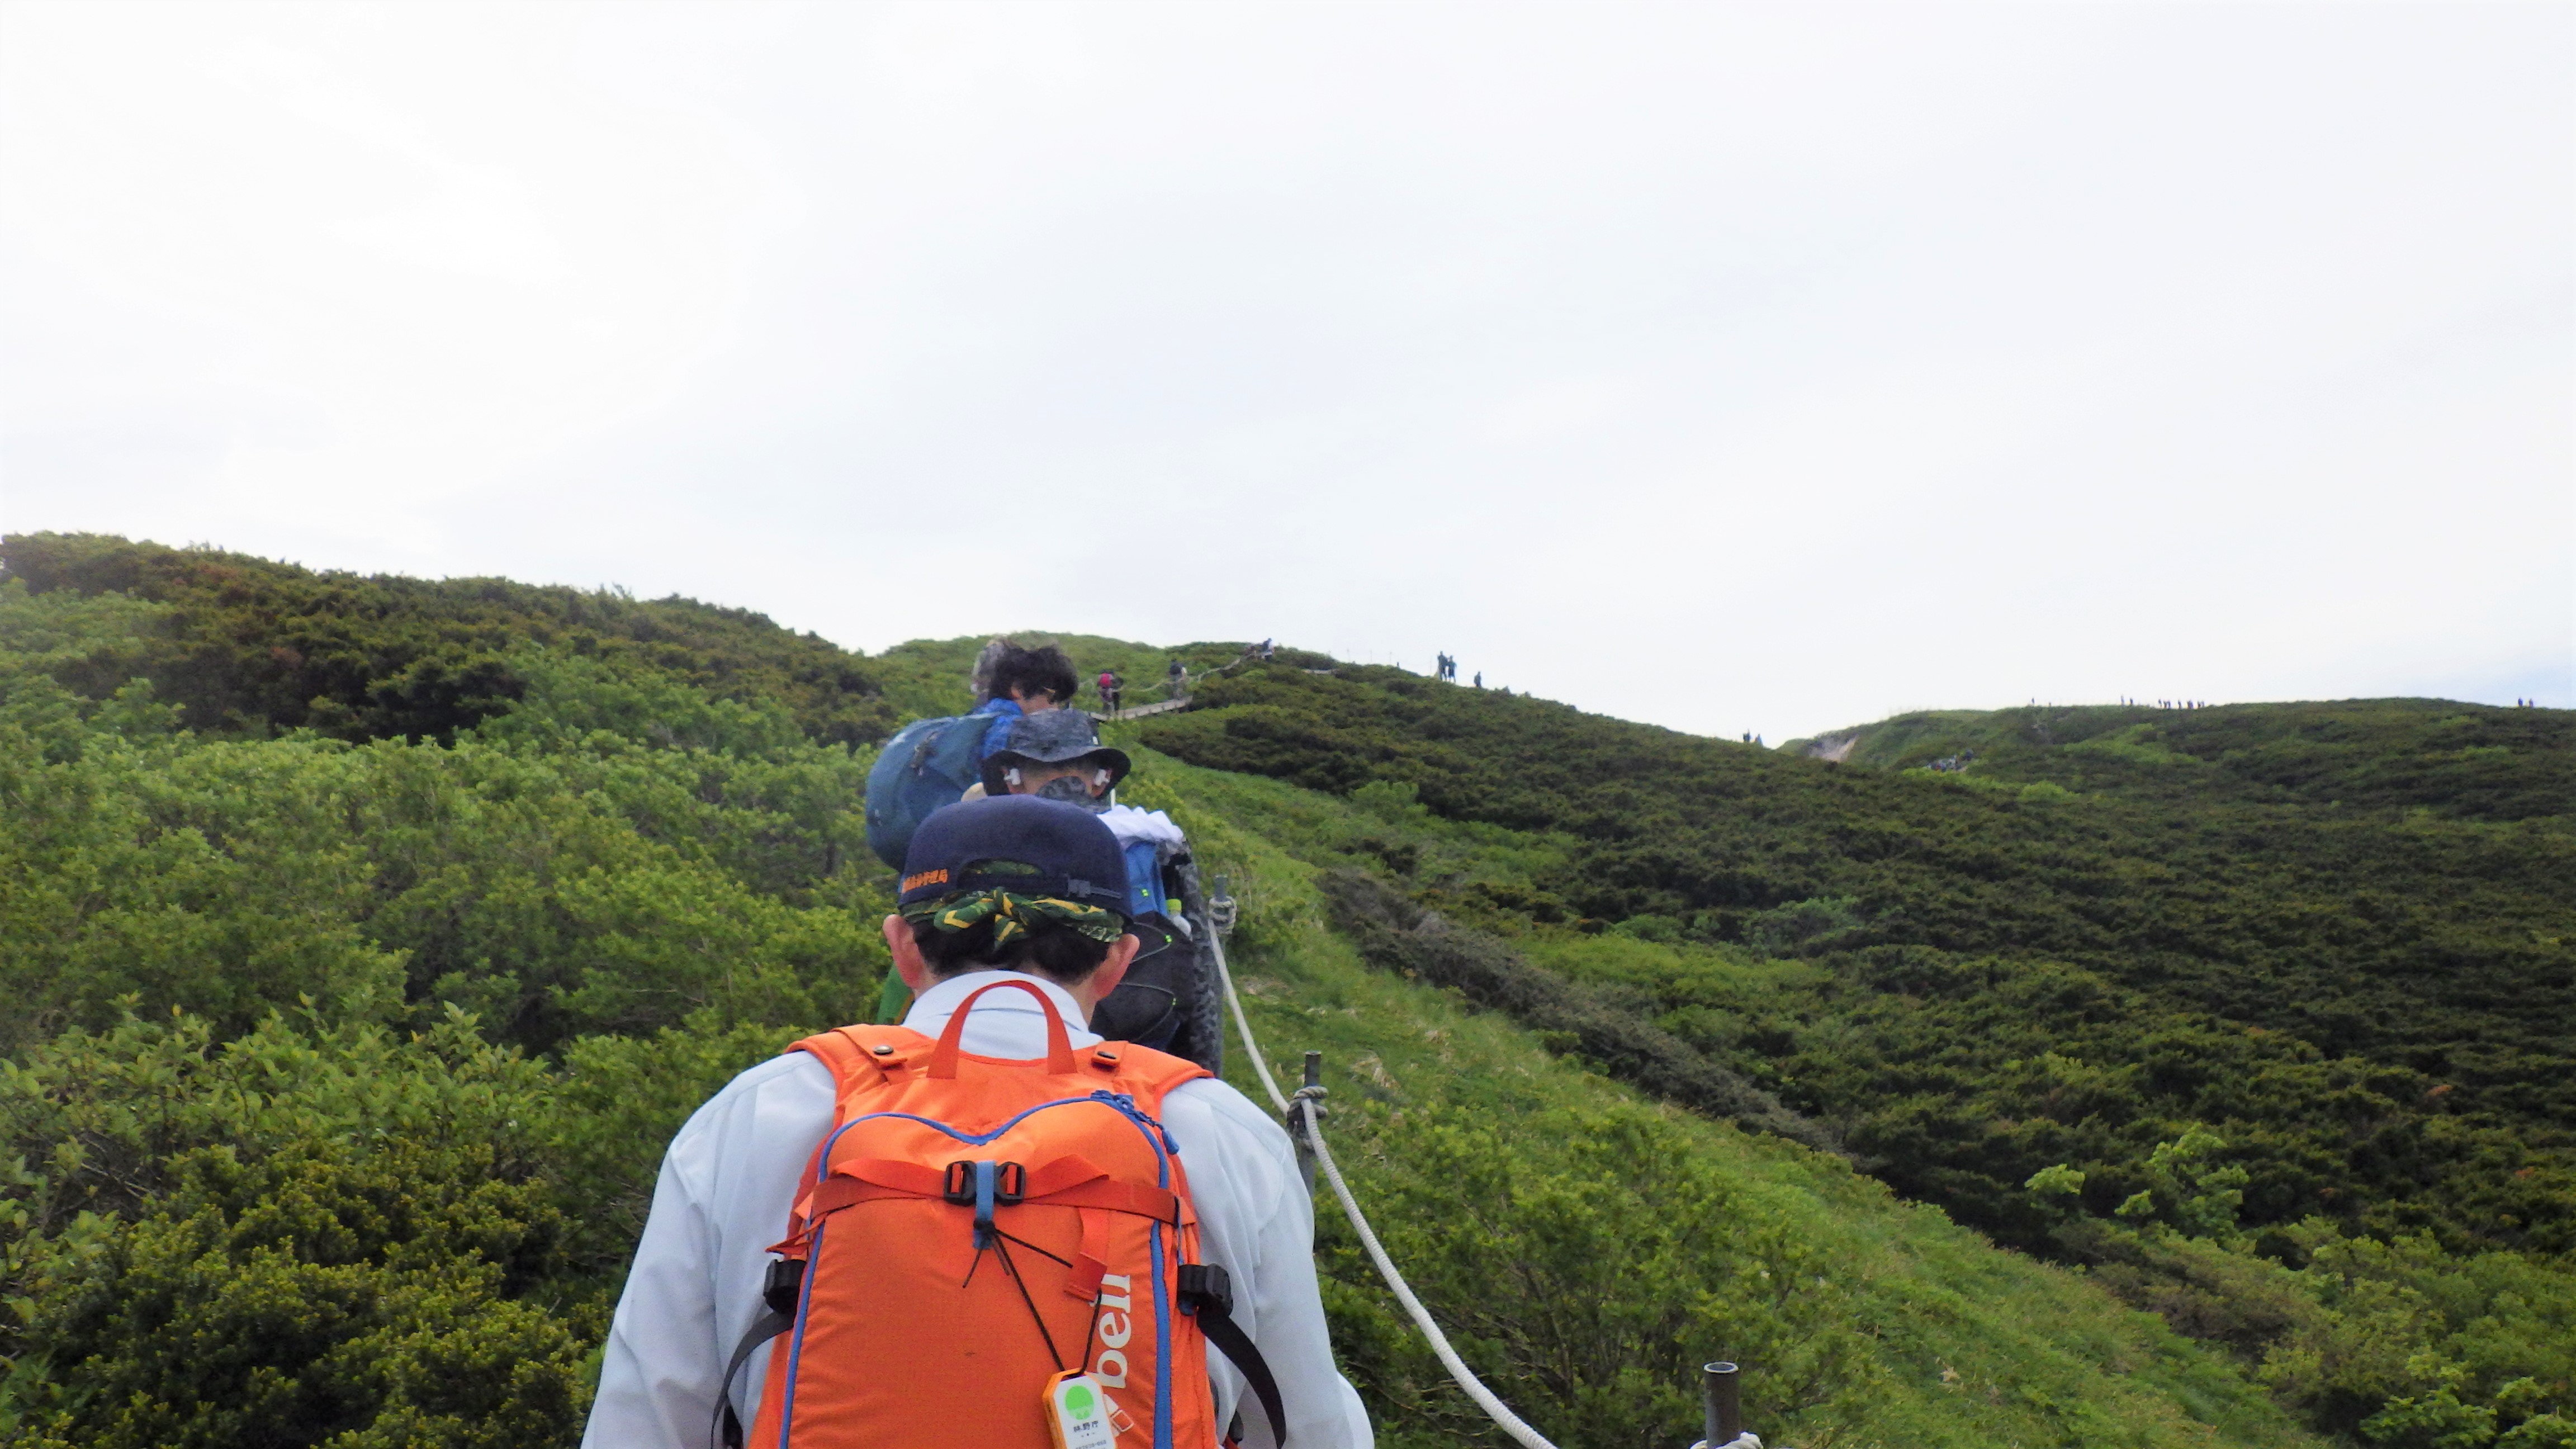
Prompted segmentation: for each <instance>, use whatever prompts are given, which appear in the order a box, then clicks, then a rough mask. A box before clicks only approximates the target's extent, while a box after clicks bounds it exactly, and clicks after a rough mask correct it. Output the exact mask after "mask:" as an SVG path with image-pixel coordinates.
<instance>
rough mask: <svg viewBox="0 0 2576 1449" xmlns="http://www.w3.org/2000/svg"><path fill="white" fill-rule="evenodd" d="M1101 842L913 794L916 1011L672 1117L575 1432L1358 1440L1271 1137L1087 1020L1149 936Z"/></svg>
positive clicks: (1282, 1159)
mask: <svg viewBox="0 0 2576 1449" xmlns="http://www.w3.org/2000/svg"><path fill="white" fill-rule="evenodd" d="M1043 717H1044V716H1043V714H1041V715H1038V716H1032V718H1043ZM1120 868H1121V859H1120V852H1119V848H1118V841H1117V838H1116V837H1115V836H1113V835H1112V834H1111V833H1110V831H1109V828H1108V827H1107V826H1106V825H1104V824H1103V823H1101V820H1100V818H1099V817H1098V816H1096V815H1093V814H1091V813H1090V812H1088V811H1086V810H1082V809H1078V808H1076V807H1074V806H1072V805H1069V804H1066V803H1064V802H1062V801H1057V800H1048V799H1038V798H1030V797H1020V796H1014V797H1007V798H1000V799H988V800H979V801H971V802H966V803H962V804H958V805H953V806H950V807H948V808H946V809H943V810H939V811H936V812H934V813H933V814H932V815H931V816H930V817H929V818H927V819H926V820H924V821H923V822H922V824H921V826H920V827H919V829H918V830H917V831H915V833H914V835H913V838H912V842H911V847H910V849H909V851H908V852H907V854H906V856H905V860H904V865H903V882H902V889H901V891H900V893H899V895H898V896H897V913H896V914H894V915H890V916H887V917H886V918H885V920H884V924H883V929H884V934H885V940H886V945H887V948H888V949H889V951H890V952H891V953H892V955H893V958H894V970H895V971H896V972H897V973H899V974H900V975H901V976H902V977H903V978H904V980H905V981H906V982H908V983H909V984H910V985H911V986H912V987H913V988H914V990H915V991H916V993H917V995H916V997H915V999H914V1001H913V1004H912V1009H911V1010H910V1012H908V1013H907V1014H906V1016H905V1018H904V1020H903V1022H902V1024H901V1025H900V1026H854V1027H843V1028H840V1029H838V1030H836V1031H832V1032H827V1033H824V1034H823V1035H821V1036H818V1037H809V1038H807V1039H806V1040H804V1041H801V1042H798V1043H796V1045H795V1046H794V1047H792V1048H790V1049H789V1051H788V1052H787V1053H786V1054H785V1055H783V1056H780V1057H777V1058H774V1059H772V1060H770V1061H768V1062H764V1063H762V1064H760V1065H758V1066H755V1067H752V1068H751V1069H750V1070H748V1071H745V1072H744V1073H742V1074H741V1075H740V1076H737V1077H735V1078H734V1079H733V1081H732V1082H731V1083H730V1084H728V1085H727V1086H726V1087H725V1088H724V1089H723V1090H722V1091H720V1092H718V1093H717V1094H716V1095H715V1096H714V1097H713V1098H712V1099H711V1100H709V1101H708V1102H707V1103H706V1104H705V1105H704V1106H702V1107H700V1108H699V1109H698V1111H697V1112H696V1113H695V1114H694V1115H692V1116H691V1117H690V1118H689V1120H688V1122H687V1124H686V1125H684V1126H683V1127H681V1129H680V1131H679V1133H678V1134H677V1135H676V1136H675V1137H673V1139H672V1141H671V1145H670V1148H669V1150H668V1152H667V1153H666V1154H665V1155H664V1157H663V1161H662V1169H661V1176H660V1179H659V1181H658V1182H657V1184H656V1185H655V1188H654V1194H653V1205H652V1210H651V1213H650V1216H649V1217H648V1218H647V1219H646V1222H645V1225H644V1232H643V1236H642V1239H641V1241H640V1242H639V1243H638V1244H637V1247H636V1252H635V1260H634V1265H633V1267H632V1269H631V1271H630V1272H629V1274H628V1275H627V1280H626V1286H625V1290H624V1293H623V1295H622V1297H621V1298H620V1300H619V1302H618V1306H617V1312H616V1316H615V1318H614V1320H613V1322H612V1323H611V1325H610V1328H609V1335H608V1342H607V1343H606V1345H605V1346H604V1349H603V1359H602V1364H601V1370H600V1378H599V1389H598V1392H597V1394H596V1396H595V1397H594V1399H593V1401H592V1407H591V1415H590V1422H589V1426H588V1429H587V1431H586V1433H585V1435H584V1437H583V1444H584V1446H585V1449H628V1446H665V1449H695V1446H697V1445H699V1444H704V1443H710V1442H714V1441H716V1440H718V1439H721V1440H722V1441H723V1442H725V1443H727V1444H729V1445H733V1446H739V1445H741V1444H743V1443H745V1442H746V1438H748V1441H749V1442H756V1443H758V1444H760V1445H762V1446H764V1449H766V1446H770V1445H778V1444H786V1445H790V1446H798V1449H804V1446H831V1449H842V1446H848V1449H861V1446H867V1449H876V1446H883V1449H913V1446H920V1445H929V1444H958V1445H964V1446H972V1449H1050V1446H1051V1445H1052V1446H1067V1445H1088V1444H1110V1443H1124V1444H1127V1445H1130V1446H1131V1449H1132V1446H1137V1445H1167V1446H1171V1449H1217V1446H1218V1444H1219V1441H1220V1438H1221V1437H1223V1438H1226V1439H1235V1440H1238V1441H1239V1442H1240V1443H1241V1444H1242V1445H1244V1446H1246V1449H1276V1446H1278V1445H1279V1444H1280V1443H1281V1441H1282V1438H1283V1437H1284V1438H1286V1439H1288V1440H1291V1441H1293V1442H1294V1443H1295V1444H1296V1445H1297V1449H1371V1442H1372V1441H1371V1433H1370V1429H1369V1424H1368V1418H1367V1414H1366V1412H1365V1411H1364V1409H1363V1408H1362V1406H1361V1403H1360V1400H1359V1396H1358V1394H1356V1393H1355V1392H1353V1391H1352V1389H1351V1387H1350V1385H1349V1383H1348V1382H1346V1381H1345V1380H1344V1379H1343V1378H1342V1376H1341V1374H1340V1373H1339V1372H1338V1370H1337V1369H1336V1368H1335V1367H1334V1364H1333V1358H1332V1345H1331V1341H1330V1337H1329V1334H1328V1331H1327V1328H1326V1324H1325V1319H1324V1309H1323V1304H1322V1301H1321V1299H1320V1297H1319V1293H1318V1289H1317V1285H1316V1276H1315V1268H1314V1217H1313V1207H1312V1203H1311V1199H1310V1198H1309V1196H1308V1194H1307V1192H1306V1190H1305V1188H1304V1186H1303V1184H1302V1182H1301V1180H1300V1177H1299V1174H1298V1170H1297V1165H1296V1159H1295V1154H1294V1152H1293V1150H1292V1149H1291V1147H1290V1144H1289V1140H1288V1136H1287V1133H1286V1132H1285V1131H1283V1130H1282V1129H1281V1127H1280V1125H1279V1123H1277V1122H1276V1121H1274V1120H1272V1119H1271V1117H1270V1115H1269V1114H1268V1113H1267V1112H1264V1111H1263V1110H1261V1109H1260V1108H1258V1107H1256V1106H1254V1105H1253V1104H1252V1103H1251V1102H1250V1101H1247V1100H1246V1099H1245V1098H1244V1097H1243V1095H1242V1094H1241V1093H1240V1092H1237V1091H1236V1090H1235V1089H1234V1088H1232V1087H1229V1086H1227V1085H1225V1084H1224V1083H1223V1082H1220V1081H1217V1080H1215V1079H1214V1078H1212V1077H1210V1076H1209V1075H1208V1074H1207V1073H1206V1072H1205V1071H1204V1070H1203V1069H1201V1068H1198V1067H1196V1066H1194V1065H1192V1064H1190V1063H1188V1062H1184V1061H1180V1060H1178V1059H1175V1058H1173V1057H1170V1056H1168V1055H1165V1054H1163V1053H1160V1052H1155V1051H1152V1050H1150V1049H1147V1048H1142V1047H1138V1046H1135V1045H1133V1044H1120V1043H1113V1042H1108V1041H1104V1040H1103V1039H1102V1038H1101V1037H1100V1036H1099V1035H1098V1034H1096V1033H1095V1032H1094V1031H1092V1030H1090V1029H1089V1028H1088V1026H1087V1025H1086V1023H1087V1022H1088V1020H1089V1019H1090V1018H1091V1016H1092V1014H1093V1013H1094V1012H1095V1011H1096V1010H1097V1008H1098V1006H1099V1004H1100V1003H1101V1001H1102V1000H1103V999H1104V998H1105V997H1106V996H1107V995H1109V994H1110V993H1111V992H1112V991H1114V990H1115V988H1116V987H1117V986H1118V985H1119V983H1120V982H1121V980H1122V979H1123V977H1124V975H1125V973H1126V971H1127V969H1128V967H1129V964H1130V962H1131V961H1132V960H1133V959H1134V957H1135V954H1136V951H1137V949H1138V946H1139V942H1138V940H1137V938H1136V937H1135V936H1134V935H1133V934H1131V933H1129V931H1128V929H1127V927H1128V918H1127V916H1126V912H1125V907H1126V906H1127V904H1128V902H1127V900H1126V899H1125V898H1124V897H1123V896H1122V895H1121V894H1120V892H1119V889H1118V888H1117V887H1116V886H1115V885H1112V884H1108V883H1109V882H1113V881H1115V880H1116V879H1117V877H1118V875H1119V873H1120ZM987 1257H990V1258H992V1259H994V1261H992V1262H987V1261H985V1260H986V1258H987ZM1274 1420H1276V1421H1277V1425H1278V1426H1284V1429H1285V1434H1284V1436H1283V1435H1282V1433H1281V1432H1280V1428H1279V1427H1275V1426H1274ZM1236 1423H1239V1424H1240V1425H1241V1429H1240V1431H1239V1433H1237V1432H1230V1426H1231V1425H1233V1424H1236ZM746 1426H747V1427H748V1434H747V1436H746ZM1131 1430H1132V1431H1134V1432H1133V1433H1132V1434H1131V1433H1129V1432H1127V1431H1131Z"/></svg>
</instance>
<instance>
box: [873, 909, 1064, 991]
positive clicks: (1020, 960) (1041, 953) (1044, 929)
mask: <svg viewBox="0 0 2576 1449" xmlns="http://www.w3.org/2000/svg"><path fill="white" fill-rule="evenodd" d="M1027 929H1028V934H1027V935H1025V936H1023V937H1021V938H1020V939H1019V940H1016V941H1013V942H1012V943H1011V944H1010V946H1009V947H1008V948H1007V949H1005V950H1002V951H998V952H997V951H995V950H994V949H993V923H992V922H990V921H982V922H978V923H977V924H975V925H973V926H969V927H968V928H966V929H965V930H963V931H943V930H940V929H939V928H938V927H937V926H934V925H932V924H931V923H930V922H928V921H917V922H914V923H913V927H912V940H913V944H914V945H917V946H919V947H920V948H921V959H922V960H923V961H924V962H926V963H928V965H929V967H930V974H931V975H933V976H936V977H939V978H940V979H942V980H945V979H947V978H948V977H951V976H955V975H958V974H959V973H961V972H966V971H992V970H996V969H1000V970H1009V971H1035V972H1037V973H1038V974H1039V975H1041V976H1044V977H1046V978H1048V979H1049V980H1051V981H1054V982H1056V983H1057V984H1058V985H1062V986H1079V985H1081V984H1082V982H1083V981H1084V980H1085V979H1086V978H1088V977H1089V976H1090V975H1091V973H1092V972H1094V971H1097V970H1099V969H1100V963H1101V962H1102V961H1105V960H1107V959H1108V958H1109V944H1108V943H1107V942H1105V941H1094V940H1092V939H1091V938H1090V937H1088V936H1084V935H1081V934H1078V933H1077V932H1075V931H1073V930H1071V929H1070V928H1068V927H1065V926H1060V925H1056V924H1054V923H1053V922H1050V921H1038V922H1034V923H1032V924H1031V925H1030V926H1029V927H1028V928H1027Z"/></svg>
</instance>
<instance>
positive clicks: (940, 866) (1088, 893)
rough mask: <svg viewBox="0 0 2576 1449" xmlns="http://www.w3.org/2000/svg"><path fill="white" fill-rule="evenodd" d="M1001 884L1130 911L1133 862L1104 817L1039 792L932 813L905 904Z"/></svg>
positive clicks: (912, 862) (908, 857)
mask: <svg viewBox="0 0 2576 1449" xmlns="http://www.w3.org/2000/svg"><path fill="white" fill-rule="evenodd" d="M994 886H999V887H1001V888H1003V889H1005V890H1013V891H1018V892H1020V893H1021V894H1023V895H1032V896H1062V897H1063V898H1064V899H1066V900H1069V901H1080V902H1082V903H1083V904H1084V905H1087V906H1098V907H1100V908H1101V909H1102V910H1108V911H1116V912H1117V913H1118V914H1119V915H1121V916H1125V915H1126V914H1127V913H1128V912H1127V860H1126V856H1125V854H1124V853H1123V852H1121V851H1120V850H1119V848H1118V837H1117V836H1115V835H1112V834H1110V833H1109V827H1108V826H1106V825H1103V824H1102V823H1100V817H1099V816H1097V815H1094V814H1092V813H1091V812H1090V811H1088V810H1085V809H1083V808H1081V807H1080V806H1077V805H1068V804H1066V803H1064V802H1063V801H1061V800H1047V799H1043V798H1041V797H1039V796H1035V795H1002V796H997V797H992V798H988V799H983V800H966V801H961V802H959V803H958V804H955V805H949V806H944V807H942V808H940V809H937V810H933V811H932V812H930V816H929V818H928V819H925V820H923V821H922V822H921V828H920V829H918V830H915V831H914V832H913V833H912V847H911V848H910V849H909V850H906V851H905V852H904V853H903V889H902V891H901V893H900V894H899V895H897V896H896V898H895V899H896V902H897V904H899V905H907V906H908V905H911V904H912V903H913V902H915V901H926V900H936V899H937V898H939V897H941V896H946V895H954V894H956V893H957V892H959V891H976V890H985V889H988V888H991V887H994Z"/></svg>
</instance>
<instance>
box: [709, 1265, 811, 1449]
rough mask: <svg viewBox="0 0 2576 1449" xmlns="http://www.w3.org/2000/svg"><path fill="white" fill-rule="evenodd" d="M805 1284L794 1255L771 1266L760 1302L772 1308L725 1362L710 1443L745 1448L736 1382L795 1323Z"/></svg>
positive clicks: (755, 1321) (729, 1448) (746, 1332)
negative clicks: (735, 1403) (767, 1345)
mask: <svg viewBox="0 0 2576 1449" xmlns="http://www.w3.org/2000/svg"><path fill="white" fill-rule="evenodd" d="M804 1286H805V1265H804V1264H803V1263H801V1262H799V1261H797V1260H796V1259H794V1258H781V1259H778V1260H776V1261H774V1262H772V1263H771V1264H770V1265H769V1281H768V1283H767V1284H766V1285H765V1286H764V1287H763V1288H762V1289H761V1294H760V1297H761V1301H762V1302H763V1303H765V1304H767V1305H768V1307H769V1311H768V1312H767V1313H764V1314H762V1315H761V1316H760V1317H758V1318H756V1319H753V1320H752V1324H751V1327H750V1328H748V1329H746V1330H744V1332H743V1335H742V1342H741V1343H738V1344H736V1345H734V1350H733V1362H731V1363H728V1364H726V1365H725V1371H724V1382H723V1383H720V1384H718V1385H716V1412H715V1422H714V1423H712V1424H709V1425H708V1426H707V1443H708V1444H709V1445H710V1446H713V1445H714V1444H715V1442H716V1440H717V1438H718V1437H719V1436H721V1437H722V1438H723V1440H724V1449H742V1438H743V1430H742V1416H741V1415H739V1414H737V1413H735V1412H734V1411H733V1381H734V1377H735V1376H736V1375H738V1374H740V1373H741V1372H742V1366H743V1365H744V1364H746V1363H749V1362H750V1361H751V1356H752V1354H753V1353H755V1352H757V1351H758V1350H759V1348H760V1346H761V1345H762V1344H764V1343H767V1342H769V1341H770V1340H771V1339H773V1338H776V1337H777V1336H778V1335H780V1334H782V1333H785V1332H786V1331H787V1330H789V1329H791V1328H794V1327H795V1326H796V1299H797V1297H798V1296H799V1294H800V1293H801V1292H802V1291H803V1289H804Z"/></svg>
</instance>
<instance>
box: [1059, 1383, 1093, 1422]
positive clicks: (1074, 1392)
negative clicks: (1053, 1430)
mask: <svg viewBox="0 0 2576 1449" xmlns="http://www.w3.org/2000/svg"><path fill="white" fill-rule="evenodd" d="M1064 1411H1065V1412H1066V1413H1068V1414H1071V1415H1073V1416H1074V1417H1075V1418H1077V1419H1088V1418H1090V1417H1091V1390H1089V1389H1086V1388H1084V1387H1083V1386H1082V1385H1080V1384H1075V1385H1074V1386H1073V1387H1071V1388H1069V1389H1066V1390H1065V1391H1064Z"/></svg>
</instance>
